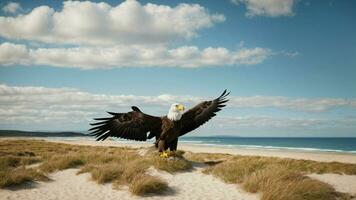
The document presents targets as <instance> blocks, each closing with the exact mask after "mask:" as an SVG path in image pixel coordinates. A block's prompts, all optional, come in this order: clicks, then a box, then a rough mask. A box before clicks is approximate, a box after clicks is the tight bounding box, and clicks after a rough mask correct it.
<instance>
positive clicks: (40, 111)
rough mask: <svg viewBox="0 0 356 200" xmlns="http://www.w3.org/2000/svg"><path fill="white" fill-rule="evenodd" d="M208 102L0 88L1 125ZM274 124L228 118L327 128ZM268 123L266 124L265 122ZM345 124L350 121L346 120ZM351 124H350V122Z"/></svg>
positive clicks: (250, 102)
mask: <svg viewBox="0 0 356 200" xmlns="http://www.w3.org/2000/svg"><path fill="white" fill-rule="evenodd" d="M230 99H231V101H230V102H229V104H228V106H229V107H235V108H251V107H252V108H253V107H255V108H262V107H274V108H279V109H292V110H299V111H305V112H314V111H318V112H321V111H327V110H328V109H331V108H335V107H348V108H351V109H355V108H356V100H355V99H354V100H346V99H331V98H325V99H292V98H288V97H268V96H258V97H238V96H231V97H230ZM203 100H207V99H206V97H197V96H175V95H170V94H162V95H159V96H136V95H104V94H92V93H88V92H83V91H80V90H78V89H73V88H45V87H14V86H8V85H0V121H1V122H2V123H44V122H53V121H57V122H58V123H72V122H88V121H90V120H91V118H92V117H97V116H101V115H103V111H106V110H107V111H120V110H121V111H127V110H128V109H129V107H130V106H132V105H138V106H139V107H143V108H144V110H146V109H147V108H148V109H149V108H151V109H152V108H154V109H153V110H156V111H157V109H158V110H160V111H162V113H160V114H161V115H164V114H165V113H166V110H167V109H168V107H169V106H170V104H171V103H173V102H182V103H184V104H186V105H188V106H194V105H195V104H197V103H199V102H201V101H203ZM286 120H288V121H283V120H282V119H278V120H277V121H271V120H270V119H265V118H264V117H261V118H259V119H252V118H248V119H245V118H243V119H241V118H231V119H230V118H229V120H225V121H224V123H225V124H226V123H227V124H229V123H230V124H233V123H238V124H240V125H239V126H243V124H245V126H249V125H251V126H252V125H253V124H259V126H261V125H263V124H265V125H266V126H270V127H273V126H284V125H288V126H292V125H293V124H295V125H298V126H311V125H313V124H316V123H323V124H326V122H324V121H310V119H309V120H308V121H303V120H302V119H300V120H291V119H286ZM263 121H265V122H263ZM344 121H345V123H346V121H347V119H345V120H344ZM337 123H339V122H337ZM350 123H351V122H350Z"/></svg>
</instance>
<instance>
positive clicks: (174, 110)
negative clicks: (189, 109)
mask: <svg viewBox="0 0 356 200" xmlns="http://www.w3.org/2000/svg"><path fill="white" fill-rule="evenodd" d="M184 109H185V108H184V106H183V105H182V104H179V103H174V104H172V105H171V108H170V109H169V111H168V114H167V117H168V119H170V120H172V121H178V120H180V118H181V117H182V115H183V112H184Z"/></svg>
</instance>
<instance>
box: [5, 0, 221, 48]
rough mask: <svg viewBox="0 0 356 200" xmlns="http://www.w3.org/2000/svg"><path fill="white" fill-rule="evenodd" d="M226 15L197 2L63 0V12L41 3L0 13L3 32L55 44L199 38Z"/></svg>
mask: <svg viewBox="0 0 356 200" xmlns="http://www.w3.org/2000/svg"><path fill="white" fill-rule="evenodd" d="M224 20H225V17H224V15H222V14H212V13H210V12H209V11H208V10H207V9H206V8H204V7H202V6H200V5H198V4H184V3H182V4H179V5H177V6H175V7H170V6H165V5H157V4H152V3H147V4H145V5H142V4H140V3H139V2H138V1H136V0H126V1H124V2H122V3H120V4H118V5H115V6H111V5H109V4H107V3H104V2H101V3H95V2H89V1H83V2H82V1H65V2H64V3H63V8H62V10H59V11H56V10H54V9H53V8H50V7H48V6H39V7H36V8H34V9H33V10H32V11H31V12H29V13H28V14H25V15H18V16H16V17H0V27H1V29H0V36H2V37H5V38H8V39H24V40H31V41H39V42H45V43H55V44H86V45H118V44H146V43H148V44H157V43H160V44H162V43H167V42H169V41H172V40H177V39H181V38H184V39H189V38H192V37H195V36H197V34H198V33H197V31H198V30H200V29H203V28H208V27H211V26H213V25H214V24H215V23H218V22H222V21H224Z"/></svg>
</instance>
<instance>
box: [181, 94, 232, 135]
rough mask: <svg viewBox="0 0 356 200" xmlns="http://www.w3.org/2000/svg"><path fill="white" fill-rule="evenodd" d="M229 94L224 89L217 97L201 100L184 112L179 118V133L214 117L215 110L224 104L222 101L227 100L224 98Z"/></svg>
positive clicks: (218, 109) (184, 132) (192, 128)
mask: <svg viewBox="0 0 356 200" xmlns="http://www.w3.org/2000/svg"><path fill="white" fill-rule="evenodd" d="M229 94H230V92H228V93H227V92H226V90H225V91H224V92H223V93H222V94H221V95H220V96H219V97H218V98H216V99H214V100H212V101H203V102H201V103H200V104H198V105H196V106H195V107H193V108H191V109H189V110H188V111H187V112H185V113H184V114H183V116H182V118H181V131H180V135H184V134H186V133H188V132H190V131H192V130H194V129H196V128H198V127H199V126H201V125H203V124H204V123H205V122H207V121H209V120H210V119H211V118H212V117H214V116H215V115H216V112H218V111H220V110H221V108H222V107H225V106H226V105H225V104H224V103H226V102H228V101H229V100H228V99H227V98H226V97H227V96H228V95H229Z"/></svg>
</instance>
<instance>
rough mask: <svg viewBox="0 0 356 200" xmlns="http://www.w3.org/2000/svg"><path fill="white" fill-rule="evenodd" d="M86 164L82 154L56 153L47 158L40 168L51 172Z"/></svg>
mask: <svg viewBox="0 0 356 200" xmlns="http://www.w3.org/2000/svg"><path fill="white" fill-rule="evenodd" d="M84 164H85V160H84V158H83V156H81V155H80V154H77V155H76V154H69V155H56V156H52V157H51V158H49V159H47V160H45V161H44V162H43V163H42V164H41V165H40V167H39V168H40V170H41V171H43V172H47V173H50V172H54V171H57V170H64V169H69V168H76V167H78V166H81V165H84Z"/></svg>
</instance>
